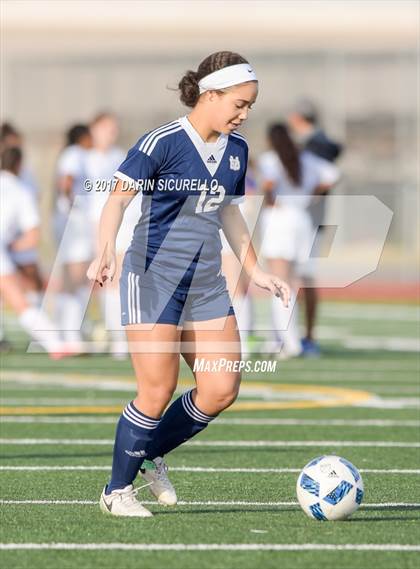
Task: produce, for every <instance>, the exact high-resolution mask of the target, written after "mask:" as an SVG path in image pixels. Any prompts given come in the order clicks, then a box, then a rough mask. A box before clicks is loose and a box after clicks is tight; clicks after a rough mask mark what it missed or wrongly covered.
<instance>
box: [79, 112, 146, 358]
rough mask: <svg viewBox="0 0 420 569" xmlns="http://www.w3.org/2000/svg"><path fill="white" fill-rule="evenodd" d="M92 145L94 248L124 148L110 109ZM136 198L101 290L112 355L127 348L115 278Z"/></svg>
mask: <svg viewBox="0 0 420 569" xmlns="http://www.w3.org/2000/svg"><path fill="white" fill-rule="evenodd" d="M90 132H91V135H92V148H91V149H90V150H89V151H88V153H87V157H86V158H87V160H86V170H87V175H88V178H89V180H90V182H91V183H92V191H91V193H90V194H89V212H90V217H91V220H92V224H93V227H94V231H95V249H96V247H97V244H98V240H99V220H100V217H101V212H102V208H103V206H104V205H105V202H106V200H107V199H108V195H109V193H110V191H111V189H112V184H113V182H114V173H115V171H116V170H117V168H118V166H119V165H120V164H121V162H122V161H123V160H124V157H125V152H124V151H123V150H122V149H121V148H118V146H116V142H117V139H118V135H119V125H118V121H117V119H116V117H115V116H114V115H112V114H110V113H101V114H99V115H97V116H96V117H95V118H94V119H93V121H92V123H91V125H90ZM138 200H139V198H137V199H135V200H134V201H133V202H132V203H131V204H130V205H129V206H128V208H127V209H126V211H125V213H124V223H123V224H122V225H121V228H120V230H119V232H118V236H117V241H116V254H117V270H116V275H115V279H114V280H113V282H112V283H110V285H109V286H107V287H106V288H105V289H104V290H101V291H100V303H101V309H102V316H103V319H104V322H105V325H106V329H107V331H108V333H109V336H110V340H111V344H110V351H111V353H112V355H113V357H115V358H121V357H126V355H127V352H128V347H127V342H126V338H125V332H124V330H123V328H122V326H121V309H120V295H119V287H118V279H119V276H120V273H121V265H122V258H123V255H124V253H125V252H126V250H127V248H128V246H129V245H130V241H131V238H132V236H133V231H134V227H135V225H136V223H137V221H138V218H139V207H140V206H139V201H138Z"/></svg>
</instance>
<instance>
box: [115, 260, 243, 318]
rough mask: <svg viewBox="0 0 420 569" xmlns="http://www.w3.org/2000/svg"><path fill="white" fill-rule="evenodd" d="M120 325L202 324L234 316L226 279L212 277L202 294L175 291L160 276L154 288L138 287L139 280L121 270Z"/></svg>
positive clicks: (126, 270)
mask: <svg viewBox="0 0 420 569" xmlns="http://www.w3.org/2000/svg"><path fill="white" fill-rule="evenodd" d="M120 298H121V324H122V325H123V326H127V325H128V324H175V325H182V324H183V323H184V321H194V322H197V321H203V320H213V319H214V318H223V317H226V316H230V315H232V314H234V310H233V308H232V305H231V300H230V296H229V293H228V291H227V288H226V279H225V278H224V277H223V276H221V275H220V276H218V277H217V278H216V281H215V284H214V286H212V287H211V288H209V289H208V290H206V291H205V292H192V291H191V290H190V291H189V292H185V290H184V289H181V288H180V287H178V288H177V289H176V290H175V291H173V288H171V287H170V285H169V284H168V283H167V281H165V279H164V277H162V278H161V279H159V280H156V279H155V280H154V286H153V287H150V286H145V285H144V283H143V285H142V277H141V276H140V275H138V274H136V273H135V272H133V271H129V270H128V269H127V268H125V267H123V270H122V273H121V278H120Z"/></svg>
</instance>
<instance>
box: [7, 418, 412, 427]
mask: <svg viewBox="0 0 420 569" xmlns="http://www.w3.org/2000/svg"><path fill="white" fill-rule="evenodd" d="M117 419H118V417H117V416H116V415H115V416H114V417H100V416H99V417H85V416H80V417H78V416H73V417H48V416H39V415H25V416H15V415H3V416H2V417H0V424H1V423H29V424H31V423H35V424H36V423H40V424H54V425H57V424H58V425H60V424H63V425H66V424H69V425H72V424H81V425H82V424H87V425H90V424H92V425H99V424H102V425H108V424H109V425H115V423H116V421H117ZM218 425H235V426H236V425H237V426H243V425H259V426H275V425H277V426H297V427H301V426H325V427H330V426H334V427H417V428H418V427H420V420H416V419H414V420H402V421H400V420H393V419H350V420H348V419H292V418H290V419H262V418H253V417H243V418H241V419H223V418H220V419H219V418H218V419H216V420H215V421H212V422H211V423H210V427H214V426H218Z"/></svg>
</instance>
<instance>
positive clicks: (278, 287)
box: [252, 270, 290, 308]
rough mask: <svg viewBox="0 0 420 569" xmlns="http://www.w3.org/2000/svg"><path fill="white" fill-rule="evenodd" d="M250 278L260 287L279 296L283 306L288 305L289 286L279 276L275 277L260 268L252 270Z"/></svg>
mask: <svg viewBox="0 0 420 569" xmlns="http://www.w3.org/2000/svg"><path fill="white" fill-rule="evenodd" d="M252 280H253V282H254V283H255V284H256V285H257V286H259V287H260V288H264V289H265V290H269V291H270V292H272V293H273V294H274V295H275V296H277V297H279V298H281V299H282V301H283V305H284V307H285V308H287V307H288V306H289V302H290V287H289V285H288V284H287V283H285V282H284V281H282V280H281V279H280V278H279V277H276V275H272V274H270V273H265V272H264V271H261V270H257V271H255V272H254V274H253V276H252Z"/></svg>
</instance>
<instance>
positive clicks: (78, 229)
mask: <svg viewBox="0 0 420 569" xmlns="http://www.w3.org/2000/svg"><path fill="white" fill-rule="evenodd" d="M91 146H92V139H91V135H90V132H89V128H88V127H87V126H86V125H75V126H73V127H72V128H70V130H69V131H68V132H67V145H66V147H65V148H64V150H63V151H62V152H61V154H60V156H59V159H58V162H57V172H56V188H57V200H56V211H55V217H54V224H55V233H56V239H57V245H58V246H59V248H58V252H57V261H58V265H59V266H60V267H61V269H62V290H61V291H60V293H59V294H58V299H57V309H58V310H57V312H58V314H57V316H56V318H57V321H58V323H59V325H60V330H61V334H62V337H63V340H64V341H65V342H66V346H67V349H68V350H69V351H70V352H73V353H74V354H78V353H83V352H84V351H85V348H84V346H83V338H82V335H81V333H80V323H81V321H82V320H83V316H84V312H85V308H86V305H87V302H88V298H89V290H88V288H87V287H86V276H85V275H86V270H87V268H88V267H89V263H90V262H91V261H92V259H93V257H94V235H93V229H92V224H91V222H90V218H89V212H88V205H89V202H88V196H89V194H87V193H86V191H85V188H84V182H85V180H86V179H87V178H88V175H87V170H86V157H87V152H88V149H89V148H91Z"/></svg>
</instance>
